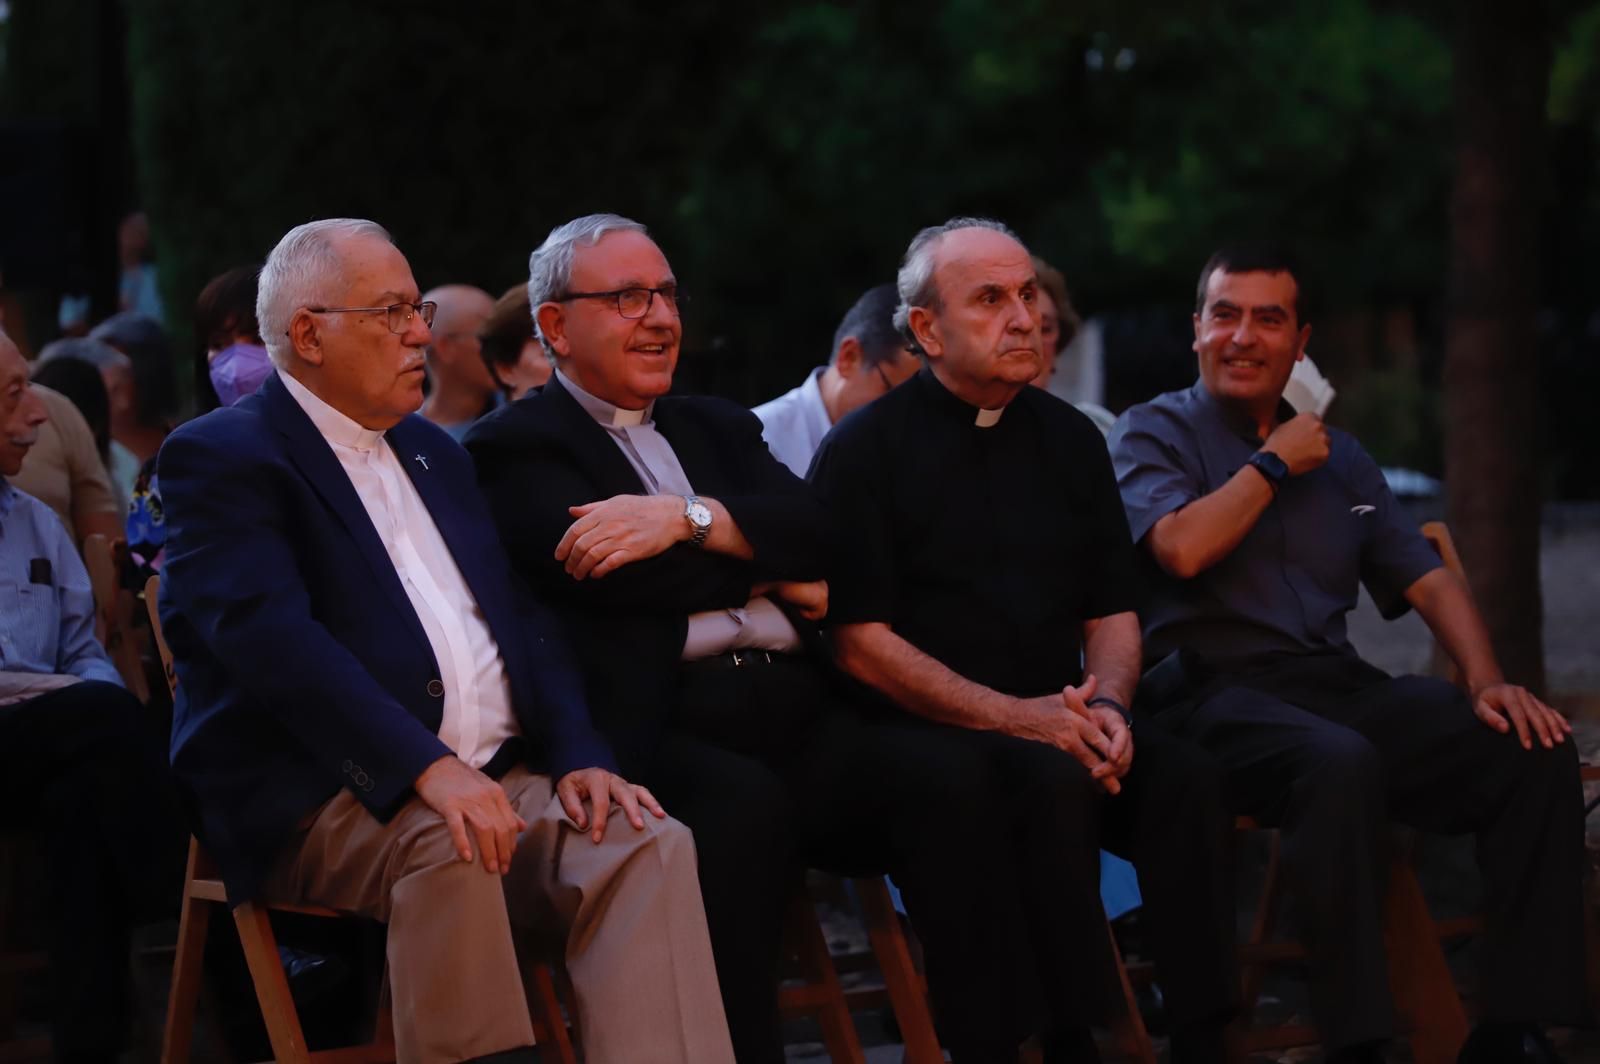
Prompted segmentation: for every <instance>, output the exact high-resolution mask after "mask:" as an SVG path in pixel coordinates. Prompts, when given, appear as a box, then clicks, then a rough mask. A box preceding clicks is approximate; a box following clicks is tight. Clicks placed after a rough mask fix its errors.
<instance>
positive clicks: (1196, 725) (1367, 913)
mask: <svg viewBox="0 0 1600 1064" xmlns="http://www.w3.org/2000/svg"><path fill="white" fill-rule="evenodd" d="M1160 720H1161V722H1162V723H1163V724H1164V725H1166V726H1168V727H1170V728H1172V729H1173V730H1174V731H1175V732H1177V733H1178V734H1180V735H1183V736H1186V737H1188V738H1190V739H1193V740H1194V741H1195V742H1197V743H1199V744H1200V745H1201V746H1203V747H1205V749H1206V750H1208V751H1209V752H1210V753H1211V754H1212V755H1213V756H1214V757H1215V758H1216V759H1217V760H1218V761H1219V762H1220V763H1221V764H1222V766H1223V768H1224V770H1225V771H1226V773H1227V782H1226V788H1227V795H1228V801H1229V803H1230V805H1231V807H1232V808H1233V810H1234V811H1236V812H1238V813H1245V814H1251V815H1254V816H1257V817H1260V818H1262V819H1263V820H1264V821H1266V822H1268V823H1272V824H1276V825H1278V826H1279V827H1281V828H1282V832H1283V850H1282V861H1283V865H1282V867H1283V871H1284V875H1285V880H1286V882H1287V884H1288V887H1289V890H1290V895H1291V898H1292V899H1293V900H1294V902H1295V907H1296V912H1297V916H1298V924H1299V926H1300V932H1301V934H1302V935H1303V937H1304V939H1305V941H1306V943H1307V946H1308V947H1309V948H1310V949H1311V951H1312V956H1313V961H1314V963H1313V971H1312V977H1311V978H1312V982H1311V1002H1312V1009H1313V1012H1314V1013H1315V1016H1316V1019H1317V1023H1318V1025H1319V1027H1320V1028H1321V1030H1322V1034H1323V1038H1324V1040H1325V1042H1326V1043H1327V1044H1328V1045H1329V1046H1330V1047H1333V1048H1337V1047H1340V1046H1344V1045H1349V1044H1352V1043H1358V1042H1363V1041H1368V1040H1376V1039H1382V1038H1388V1037H1391V1036H1392V1035H1393V1033H1394V1016H1393V1009H1392V1005H1391V1002H1390V998H1389V992H1388V981H1387V977H1386V971H1387V969H1386V966H1385V963H1384V953H1383V937H1382V913H1381V911H1380V910H1381V906H1382V898H1383V889H1384V882H1385V876H1386V867H1387V856H1386V852H1385V847H1386V844H1387V841H1388V824H1389V821H1390V820H1395V821H1399V822H1400V823H1403V824H1407V825H1410V826H1413V827H1416V828H1421V829H1423V830H1427V831H1435V832H1442V833H1447V834H1464V833H1468V832H1471V833H1473V834H1475V835H1476V836H1477V841H1478V863H1479V866H1480V867H1481V869H1482V872H1483V879H1484V908H1485V917H1486V925H1487V926H1486V929H1485V935H1484V941H1483V946H1482V959H1483V965H1484V977H1483V982H1482V986H1483V991H1484V992H1483V998H1482V1003H1481V1006H1480V1012H1481V1015H1482V1017H1483V1018H1484V1019H1485V1020H1501V1021H1518V1022H1557V1023H1575V1022H1579V1021H1581V1020H1582V1018H1583V1016H1584V1011H1585V1009H1584V1002H1583V984H1584V959H1583V925H1582V861H1583V798H1582V788H1581V784H1580V782H1579V779H1578V771H1577V755H1576V751H1575V749H1574V745H1573V743H1572V742H1571V741H1570V740H1569V741H1568V742H1566V743H1565V744H1563V745H1560V746H1557V747H1555V748H1554V749H1551V750H1545V749H1543V748H1542V747H1541V746H1539V745H1538V743H1537V741H1536V742H1535V744H1534V748H1533V749H1532V750H1531V751H1529V750H1523V749H1522V746H1521V744H1520V743H1519V742H1518V740H1517V737H1516V735H1515V733H1512V734H1509V735H1501V734H1499V733H1497V732H1495V731H1493V730H1491V729H1490V728H1488V727H1487V726H1486V725H1484V724H1483V723H1482V722H1481V721H1479V720H1478V719H1477V718H1476V717H1475V716H1474V715H1473V712H1472V707H1471V705H1470V704H1469V702H1468V700H1467V697H1466V695H1465V694H1463V693H1462V692H1461V691H1460V690H1459V689H1458V688H1456V687H1454V686H1452V685H1450V684H1447V683H1445V682H1443V681H1441V680H1435V679H1429V678H1426V677H1419V676H1401V677H1396V678H1391V677H1390V676H1388V675H1387V674H1386V673H1384V672H1382V671H1381V670H1379V669H1377V668H1374V667H1373V666H1371V665H1368V664H1366V663H1365V662H1363V661H1361V660H1360V659H1359V658H1357V657H1355V656H1354V655H1353V654H1338V653H1331V654H1315V655H1302V656H1296V657H1290V658H1288V659H1284V658H1278V659H1277V660H1275V661H1270V662H1262V663H1258V664H1256V665H1255V666H1253V667H1249V668H1246V669H1245V670H1243V671H1241V672H1237V673H1234V674H1232V675H1229V676H1227V677H1225V678H1214V679H1212V680H1210V681H1209V682H1208V683H1207V684H1206V686H1205V688H1204V690H1203V691H1202V693H1201V694H1200V695H1199V696H1198V697H1197V698H1194V699H1191V700H1188V701H1186V702H1183V703H1180V704H1178V705H1175V706H1173V707H1172V708H1171V709H1169V710H1167V711H1164V712H1163V713H1162V714H1161V715H1160Z"/></svg>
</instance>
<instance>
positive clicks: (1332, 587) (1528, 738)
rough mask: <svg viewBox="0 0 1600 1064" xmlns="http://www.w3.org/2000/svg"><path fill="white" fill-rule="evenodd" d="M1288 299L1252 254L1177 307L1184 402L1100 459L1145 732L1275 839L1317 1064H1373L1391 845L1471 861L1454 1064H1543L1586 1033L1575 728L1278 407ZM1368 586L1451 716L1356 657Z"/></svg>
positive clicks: (1138, 414)
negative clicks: (1429, 636) (1557, 1029)
mask: <svg viewBox="0 0 1600 1064" xmlns="http://www.w3.org/2000/svg"><path fill="white" fill-rule="evenodd" d="M1302 276H1303V275H1302V274H1301V273H1299V272H1298V271H1297V270H1296V269H1295V266H1294V263H1293V261H1292V259H1291V258H1290V257H1289V256H1288V255H1287V254H1286V253H1285V252H1284V251H1282V250H1281V249H1277V248H1273V247H1270V246H1256V247H1251V246H1245V245H1240V246H1235V247H1230V248H1227V249H1224V250H1222V251H1219V252H1218V253H1217V254H1216V255H1214V256H1212V258H1211V260H1210V261H1209V262H1207V263H1206V265H1205V268H1204V269H1203V270H1202V271H1201V274H1200V285H1199V291H1198V292H1197V294H1196V299H1195V313H1194V337H1195V339H1194V350H1195V352H1196V354H1198V356H1199V363H1200V379H1199V380H1198V381H1197V382H1196V383H1195V385H1194V386H1193V387H1191V388H1189V389H1187V390H1185V391H1180V392H1169V393H1168V394H1166V395H1162V396H1160V397H1158V398H1156V399H1154V400H1152V401H1151V402H1148V403H1144V404H1141V405H1139V406H1135V407H1132V408H1130V409H1129V410H1128V411H1127V412H1126V413H1124V414H1123V415H1122V417H1121V418H1120V419H1119V420H1118V422H1117V425H1116V428H1115V429H1114V430H1113V432H1112V434H1111V450H1112V455H1113V458H1114V459H1115V463H1116V469H1117V479H1118V481H1119V483H1120V485H1121V489H1122V500H1123V503H1124V504H1125V506H1126V508H1127V513H1128V519H1129V524H1130V525H1131V527H1132V533H1133V538H1134V541H1135V542H1136V543H1138V545H1139V549H1140V552H1141V553H1142V554H1143V555H1144V556H1145V558H1146V559H1147V562H1148V563H1149V564H1148V565H1147V568H1148V570H1149V572H1150V573H1151V579H1152V580H1153V582H1154V594H1153V596H1152V599H1151V602H1150V604H1149V608H1148V610H1147V611H1146V612H1145V613H1144V617H1143V619H1144V630H1145V647H1146V654H1145V660H1146V662H1147V663H1154V662H1158V661H1161V660H1162V659H1163V658H1165V657H1167V656H1168V655H1171V654H1174V653H1175V652H1177V651H1179V650H1180V649H1181V650H1182V652H1183V654H1182V656H1180V657H1178V658H1174V659H1173V666H1172V667H1173V668H1175V670H1176V671H1175V672H1174V675H1178V674H1179V673H1181V674H1182V675H1183V676H1184V677H1185V679H1184V680H1183V681H1175V682H1174V683H1173V684H1172V685H1171V690H1172V691H1173V692H1174V695H1175V697H1174V698H1173V700H1172V701H1171V702H1170V704H1169V705H1168V706H1167V708H1165V709H1163V710H1162V712H1161V713H1160V715H1159V717H1158V718H1157V719H1158V720H1159V721H1160V723H1161V725H1162V726H1163V727H1164V728H1166V729H1167V730H1169V731H1172V732H1174V733H1176V734H1179V735H1182V736H1185V737H1186V738H1189V739H1191V740H1193V741H1194V742H1197V743H1199V744H1200V745H1201V746H1203V747H1205V748H1206V750H1208V751H1209V752H1210V753H1211V754H1212V755H1213V756H1214V757H1216V758H1217V760H1218V761H1219V762H1220V763H1221V764H1222V767H1223V770H1224V772H1225V773H1226V778H1227V783H1226V786H1227V796H1228V799H1229V801H1230V803H1231V804H1232V807H1233V810H1234V811H1235V812H1238V813H1247V814H1251V815H1254V816H1257V817H1259V818H1261V819H1262V820H1263V821H1264V822H1266V823H1270V824H1274V825H1277V826H1279V827H1281V829H1282V831H1283V836H1284V844H1283V869H1284V876H1285V880H1286V882H1287V883H1288V885H1289V888H1290V890H1291V892H1292V894H1293V896H1294V897H1295V898H1296V899H1297V901H1298V905H1299V911H1300V924H1301V928H1302V933H1303V936H1304V938H1305V940H1306V943H1307V945H1308V946H1309V947H1310V949H1311V951H1312V958H1313V964H1314V969H1313V978H1312V982H1311V1000H1312V1006H1313V1011H1314V1013H1315V1015H1316V1018H1317V1023H1318V1025H1319V1027H1320V1028H1321V1031H1322V1036H1323V1041H1324V1042H1325V1044H1326V1045H1327V1046H1328V1047H1329V1048H1330V1051H1331V1059H1333V1060H1338V1061H1351V1062H1356V1061H1380V1060H1382V1059H1383V1056H1382V1048H1381V1044H1382V1042H1383V1041H1385V1040H1386V1039H1388V1038H1389V1037H1391V1036H1392V1035H1393V1033H1394V1016H1393V1010H1392V1006H1391V1004H1390V1000H1389V991H1388V982H1387V978H1386V967H1385V963H1384V952H1383V929H1382V913H1381V905H1382V898H1383V893H1384V884H1385V875H1386V854H1385V845H1386V842H1387V837H1388V832H1387V828H1388V822H1389V820H1391V819H1394V820H1399V821H1401V822H1403V823H1406V824H1410V825H1413V826H1415V827H1418V828H1422V829H1425V830H1429V831H1440V832H1448V833H1463V832H1473V833H1475V834H1476V835H1477V836H1478V846H1479V849H1478V853H1479V863H1480V865H1481V867H1482V869H1483V874H1484V880H1485V883H1484V910H1485V916H1486V920H1487V929H1486V935H1485V939H1484V941H1483V944H1482V946H1481V949H1482V955H1481V956H1482V961H1483V969H1484V976H1483V982H1482V983H1481V984H1480V994H1479V1012H1480V1015H1481V1017H1482V1022H1480V1024H1479V1027H1478V1029H1477V1030H1476V1031H1475V1032H1474V1034H1473V1037H1472V1040H1471V1041H1470V1042H1469V1043H1468V1045H1467V1048H1466V1050H1465V1051H1464V1052H1463V1054H1462V1057H1461V1059H1462V1061H1463V1062H1470V1064H1477V1062H1484V1064H1487V1062H1491V1061H1492V1062H1497V1064H1504V1062H1510V1061H1520V1060H1525V1059H1526V1060H1548V1059H1553V1054H1550V1053H1549V1052H1548V1045H1547V1043H1543V1036H1542V1035H1541V1034H1539V1033H1538V1032H1537V1031H1536V1029H1535V1028H1534V1027H1533V1024H1535V1023H1536V1022H1541V1021H1542V1022H1576V1021H1577V1020H1578V1019H1579V1018H1580V1017H1581V1015H1582V1014H1583V1011H1584V1008H1583V1006H1584V999H1583V981H1584V958H1583V931H1582V927H1583V922H1582V907H1581V906H1582V893H1581V892H1582V879H1583V875H1582V865H1583V801H1582V797H1581V794H1580V787H1579V782H1578V772H1577V764H1576V756H1575V753H1574V750H1573V744H1572V743H1571V742H1568V741H1567V737H1568V734H1569V732H1570V728H1569V727H1568V726H1567V723H1566V721H1564V720H1563V719H1562V718H1561V716H1560V715H1559V714H1557V713H1556V712H1555V711H1553V710H1551V709H1550V708H1549V707H1548V706H1546V705H1544V704H1543V703H1542V702H1540V701H1539V700H1538V699H1537V698H1535V697H1534V696H1533V695H1531V694H1530V693H1528V692H1527V691H1525V690H1524V689H1522V688H1521V687H1518V686H1516V685H1514V684H1509V683H1507V682H1506V680H1505V677H1504V676H1502V675H1501V673H1500V666H1499V665H1498V664H1497V663H1496V661H1495V655H1494V651H1493V650H1492V649H1491V647H1490V644H1489V636H1488V632H1487V631H1486V630H1485V628H1484V624H1483V621H1482V619H1481V618H1480V616H1479V615H1478V611H1477V609H1476V608H1475V607H1474V606H1473V603H1472V598H1471V596H1470V595H1469V594H1468V592H1467V589H1466V587H1465V586H1464V585H1463V584H1462V582H1461V581H1460V580H1459V579H1458V578H1457V577H1455V576H1454V575H1453V574H1451V573H1450V572H1449V571H1448V570H1447V569H1445V568H1444V567H1443V566H1442V565H1441V564H1440V561H1439V558H1438V556H1437V555H1436V554H1435V553H1434V552H1433V550H1432V549H1431V548H1430V547H1429V546H1428V544H1427V542H1426V541H1424V540H1423V538H1422V536H1421V535H1420V534H1419V532H1418V531H1417V528H1416V526H1415V525H1413V524H1412V523H1411V521H1410V520H1409V519H1408V518H1407V517H1406V515H1405V513H1404V511H1402V510H1401V509H1400V507H1399V505H1398V504H1397V503H1396V501H1395V498H1394V496H1393V495H1391V494H1390V492H1389V489H1388V488H1387V486H1386V485H1385V484H1384V481H1383V477H1382V475H1381V474H1380V473H1379V471H1378V467H1377V465H1376V464H1375V463H1374V462H1373V461H1372V459H1371V458H1370V457H1369V456H1368V455H1367V453H1366V452H1365V451H1364V450H1362V449H1361V446H1360V444H1358V443H1357V442H1356V441H1355V440H1354V439H1353V438H1351V437H1350V436H1348V435H1347V434H1345V433H1343V432H1340V431H1338V430H1337V429H1333V430H1330V429H1328V428H1327V427H1326V426H1324V425H1323V423H1322V421H1321V420H1320V419H1319V418H1318V417H1317V416H1316V415H1315V414H1310V413H1306V414H1299V415H1296V414H1295V413H1294V411H1293V410H1292V409H1291V408H1289V407H1288V405H1287V404H1286V403H1284V402H1283V401H1282V400H1283V391H1284V386H1285V383H1286V382H1287V381H1288V380H1289V374H1290V370H1291V369H1292V367H1293V366H1294V364H1295V362H1296V360H1297V359H1299V358H1300V356H1301V354H1302V353H1303V351H1304V350H1305V346H1306V342H1307V340H1308V339H1309V338H1310V336H1311V326H1310V324H1309V320H1310V317H1309V313H1308V307H1307V300H1306V296H1305V289H1304V286H1303V283H1302V280H1301V278H1302ZM1362 583H1364V584H1366V586H1367V589H1368V590H1369V591H1371V593H1372V597H1373V599H1374V600H1375V601H1376V602H1377V603H1378V605H1379V607H1380V609H1382V610H1383V611H1384V613H1385V615H1386V616H1390V617H1393V616H1397V615H1398V614H1400V613H1402V612H1404V611H1405V610H1406V609H1407V608H1415V609H1416V611H1417V612H1418V613H1419V614H1421V615H1422V618H1423V620H1425V621H1426V622H1427V623H1428V627H1429V628H1431V629H1432V630H1433V632H1434V634H1435V636H1437V637H1438V639H1439V641H1440V643H1441V644H1443V646H1444V647H1445V649H1446V650H1447V651H1448V652H1449V653H1450V656H1451V657H1452V658H1454V659H1455V661H1456V663H1457V665H1458V666H1459V667H1460V668H1461V671H1462V674H1463V675H1464V676H1465V677H1466V682H1467V685H1468V687H1469V688H1470V693H1464V692H1463V691H1461V690H1460V689H1458V688H1457V687H1455V686H1453V685H1451V684H1448V683H1445V682H1444V681H1442V680H1435V679H1429V678H1426V677H1421V676H1401V677H1390V676H1388V675H1386V674H1385V673H1383V672H1382V671H1380V670H1378V669H1376V668H1374V667H1373V666H1371V665H1368V664H1367V663H1366V662H1364V661H1362V660H1361V659H1360V658H1359V657H1357V656H1356V652H1355V650H1354V649H1353V648H1352V647H1351V645H1350V640H1349V638H1348V636H1347V634H1346V617H1347V615H1348V614H1349V612H1350V610H1351V609H1353V608H1354V607H1355V605H1356V595H1357V588H1358V585H1359V584H1362ZM1180 664H1181V668H1177V667H1178V666H1179V665H1180ZM1164 671H1165V670H1164ZM1145 734H1149V733H1148V732H1147V733H1145ZM1525 1044H1526V1045H1527V1046H1528V1047H1530V1048H1529V1050H1528V1053H1529V1055H1526V1056H1525V1055H1524V1052H1525V1050H1524V1046H1525Z"/></svg>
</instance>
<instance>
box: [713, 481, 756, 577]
mask: <svg viewBox="0 0 1600 1064" xmlns="http://www.w3.org/2000/svg"><path fill="white" fill-rule="evenodd" d="M700 501H701V502H703V503H705V504H706V507H707V508H708V509H710V511H711V532H710V534H709V535H707V536H706V541H705V543H703V544H701V546H702V548H703V549H705V550H709V551H713V552H715V553H717V554H727V555H730V556H732V557H735V558H743V559H744V560H745V561H749V560H750V559H752V558H754V557H755V556H756V549H755V548H754V547H752V546H751V545H750V541H749V540H748V539H746V538H745V537H744V533H743V532H742V531H740V529H739V523H738V522H737V521H735V520H734V519H733V515H732V514H730V513H729V512H728V508H727V507H726V506H724V505H722V504H721V503H720V502H718V501H717V500H716V499H708V498H706V497H705V496H701V497H700Z"/></svg>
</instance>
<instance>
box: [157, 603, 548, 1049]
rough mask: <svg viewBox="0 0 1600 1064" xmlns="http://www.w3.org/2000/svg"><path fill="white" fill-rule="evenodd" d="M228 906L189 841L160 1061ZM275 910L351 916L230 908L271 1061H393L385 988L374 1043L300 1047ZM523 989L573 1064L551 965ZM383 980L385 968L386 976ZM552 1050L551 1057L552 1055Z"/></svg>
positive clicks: (172, 673)
mask: <svg viewBox="0 0 1600 1064" xmlns="http://www.w3.org/2000/svg"><path fill="white" fill-rule="evenodd" d="M160 587H161V581H160V578H159V577H151V578H150V579H149V581H147V582H146V584H145V606H146V608H147V609H148V610H149V613H150V631H151V633H152V635H153V636H154V637H155V643H156V649H157V650H158V651H159V653H160V655H161V666H162V670H163V672H164V673H165V674H166V677H167V684H168V686H169V688H170V689H171V690H172V692H173V694H174V695H176V693H177V687H178V676H177V672H176V670H175V669H174V668H173V664H172V652H171V651H170V650H169V649H168V647H167V641H166V639H165V638H164V637H163V635H162V633H161V618H160V615H159V613H158V611H157V599H158V598H159V596H160ZM227 905H228V895H227V890H226V888H225V887H224V886H223V883H222V879H221V877H220V876H219V875H218V872H217V869H216V866H215V864H214V863H213V862H212V861H211V859H210V858H209V857H208V856H207V855H206V852H205V850H204V849H203V848H202V847H201V845H200V843H199V840H197V839H191V840H190V842H189V864H188V868H187V870H186V872H185V875H184V887H183V904H182V908H181V910H180V913H179V920H178V947H177V956H176V958H175V960H174V962H173V969H172V994H171V997H170V999H169V1002H168V1007H167V1027H166V1033H165V1037H164V1039H163V1043H162V1049H161V1062H162V1064H185V1062H187V1061H188V1059H189V1052H190V1048H191V1043H192V1041H193V1036H194V1018H195V1011H196V1008H197V1006H198V1004H199V999H200V982H201V974H202V971H201V970H202V967H203V964H204V953H205V939H206V931H207V930H208V928H209V925H210V921H211V913H212V910H213V909H215V908H218V907H223V908H226V907H227ZM274 912H289V913H300V914H303V915H307V916H321V917H327V918H331V919H346V918H349V917H350V916H351V914H349V913H344V912H340V911H338V910H336V909H329V908H324V907H323V906H318V905H287V904H280V903H271V904H267V903H260V902H244V903H242V904H240V905H238V906H236V907H234V909H233V920H234V926H235V928H236V929H237V930H238V933H239V943H240V945H241V946H242V947H243V949H244V957H245V963H246V965H247V966H248V967H249V970H250V980H251V982H252V984H253V985H254V988H255V993H256V1001H257V1003H258V1004H259V1005H260V1007H261V1018H262V1022H263V1024H264V1025H265V1027H266V1029H267V1039H268V1041H269V1042H270V1043H271V1044H272V1055H273V1059H274V1060H276V1061H280V1062H287V1064H387V1062H390V1061H393V1060H394V1059H395V1050H394V1020H393V1016H392V1014H391V1012H390V1002H389V994H388V988H387V985H385V987H384V990H383V992H382V994H381V997H380V1000H379V1005H378V1014H377V1016H376V1018H375V1020H374V1022H373V1035H372V1040H371V1041H370V1042H367V1043H365V1044H363V1045H356V1046H347V1047H343V1048H340V1049H330V1050H319V1051H315V1052H313V1051H311V1050H309V1049H308V1048H307V1046H306V1040H305V1033H304V1031H303V1030H302V1029H301V1026H300V1017H299V1014H298V1012H297V1011H296V1009H295V1006H294V998H293V997H292V996H291V995H290V992H289V981H288V978H287V977H286V976H285V975H284V972H283V964H282V962H281V961H280V960H279V958H278V942H277V938H276V936H275V935H274V934H273V931H272V922H271V918H270V915H269V914H271V913H274ZM523 972H524V980H525V983H524V986H525V990H526V992H527V995H528V1001H529V1004H530V1007H531V1011H532V1014H533V1021H534V1031H535V1037H536V1038H537V1039H538V1042H539V1045H540V1046H541V1047H542V1049H543V1050H544V1052H545V1053H546V1055H547V1058H548V1059H551V1061H552V1064H576V1061H577V1056H576V1053H575V1052H574V1049H573V1043H572V1041H571V1039H570V1038H569V1037H568V1035H567V1027H566V1023H565V1021H564V1020H563V1017H562V1013H561V1005H560V1003H559V1001H557V999H556V993H555V983H554V979H553V978H552V974H551V971H550V969H549V968H548V967H547V966H545V965H543V964H530V963H524V965H523ZM385 984H387V973H385ZM552 1054H553V1055H552Z"/></svg>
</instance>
